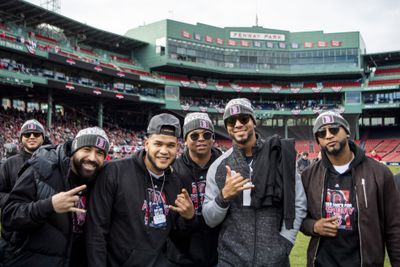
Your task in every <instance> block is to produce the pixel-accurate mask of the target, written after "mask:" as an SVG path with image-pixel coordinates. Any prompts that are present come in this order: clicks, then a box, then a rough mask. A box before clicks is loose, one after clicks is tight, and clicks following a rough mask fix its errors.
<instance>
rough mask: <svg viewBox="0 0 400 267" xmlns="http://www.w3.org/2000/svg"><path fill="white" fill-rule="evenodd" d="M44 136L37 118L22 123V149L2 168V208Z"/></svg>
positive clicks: (20, 137) (0, 177)
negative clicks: (25, 164)
mask: <svg viewBox="0 0 400 267" xmlns="http://www.w3.org/2000/svg"><path fill="white" fill-rule="evenodd" d="M44 136H45V130H44V127H43V125H42V124H41V123H40V122H38V121H37V120H34V119H32V120H28V121H26V122H25V123H24V124H23V125H22V127H21V130H20V132H19V141H20V142H21V145H22V149H21V151H20V152H19V153H18V154H17V155H15V156H12V157H10V158H8V159H7V160H6V161H5V162H4V164H2V166H1V169H0V208H3V205H4V202H5V201H6V199H7V196H8V194H9V193H10V191H11V189H12V188H13V187H14V184H15V182H16V180H17V178H18V172H19V170H20V169H21V167H22V165H23V164H24V163H25V162H26V161H27V160H28V159H30V158H31V156H32V154H33V152H35V151H36V150H37V149H38V148H39V147H40V146H41V145H42V144H43V141H44ZM4 237H5V236H3V238H4Z"/></svg>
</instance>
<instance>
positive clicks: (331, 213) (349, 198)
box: [315, 170, 360, 267]
mask: <svg viewBox="0 0 400 267" xmlns="http://www.w3.org/2000/svg"><path fill="white" fill-rule="evenodd" d="M322 211H323V212H322V213H323V217H324V218H332V217H335V216H336V217H337V218H338V219H337V222H338V224H339V228H338V231H337V235H336V237H321V241H320V245H319V249H318V253H317V258H316V262H315V266H324V267H326V266H327V267H330V266H360V250H359V248H360V240H359V235H358V217H357V216H358V211H357V202H356V195H355V190H354V186H353V181H352V177H351V172H350V171H347V172H344V173H342V174H339V173H338V172H336V171H333V170H331V171H328V177H327V179H326V183H325V191H324V202H323V210H322Z"/></svg>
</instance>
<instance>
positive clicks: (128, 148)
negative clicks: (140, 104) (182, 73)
mask: <svg viewBox="0 0 400 267" xmlns="http://www.w3.org/2000/svg"><path fill="white" fill-rule="evenodd" d="M46 115H47V114H46V113H43V112H41V111H32V112H24V111H20V110H18V109H12V108H8V109H4V108H3V107H0V125H1V126H2V127H0V147H1V148H3V146H4V144H7V143H13V144H16V145H18V146H19V145H20V140H19V130H20V127H21V125H22V124H23V123H24V122H25V121H26V120H29V119H33V118H34V119H36V120H38V121H39V122H40V123H42V124H43V125H46ZM52 122H53V123H52V127H51V128H48V127H45V128H46V136H47V137H48V138H49V140H50V142H51V143H53V144H62V143H65V142H66V141H68V140H72V139H73V138H74V136H75V135H76V134H77V133H78V131H79V130H81V129H83V128H87V127H92V126H95V125H96V124H95V122H93V121H90V119H89V118H88V117H83V116H63V115H61V114H59V113H54V114H53V118H52ZM103 129H104V130H105V131H106V133H107V135H108V137H109V139H110V156H111V158H123V157H127V156H130V155H131V154H133V153H134V152H135V151H138V150H140V149H142V148H143V146H144V138H145V130H141V131H134V130H132V129H124V128H121V127H118V126H117V125H114V124H112V123H109V124H107V123H106V125H105V127H103ZM215 145H216V147H218V148H220V149H221V150H226V149H227V147H225V145H224V144H222V143H221V144H220V143H219V142H216V144H215ZM183 148H184V142H183V141H182V140H181V141H180V148H179V153H178V154H179V155H180V154H182V152H183ZM3 157H4V149H0V159H1V158H3Z"/></svg>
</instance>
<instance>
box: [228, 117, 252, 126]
mask: <svg viewBox="0 0 400 267" xmlns="http://www.w3.org/2000/svg"><path fill="white" fill-rule="evenodd" d="M237 120H239V122H240V123H241V124H243V125H245V124H247V123H249V121H250V115H239V116H232V117H229V118H227V119H226V124H227V125H229V126H235V124H236V121H237Z"/></svg>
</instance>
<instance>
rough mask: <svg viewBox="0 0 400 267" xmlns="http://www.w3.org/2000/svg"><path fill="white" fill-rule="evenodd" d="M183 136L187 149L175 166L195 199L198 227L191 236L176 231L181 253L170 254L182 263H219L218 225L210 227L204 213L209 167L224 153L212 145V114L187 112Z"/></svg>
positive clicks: (190, 264)
mask: <svg viewBox="0 0 400 267" xmlns="http://www.w3.org/2000/svg"><path fill="white" fill-rule="evenodd" d="M183 137H184V140H185V150H184V153H183V154H182V156H181V157H179V158H178V159H177V160H176V161H175V163H174V165H173V167H174V169H175V171H176V173H177V174H178V176H179V178H180V179H181V181H182V182H183V183H184V184H185V188H186V190H187V191H188V192H189V195H190V197H191V199H192V202H193V205H194V208H195V214H196V217H197V221H198V223H199V228H198V229H197V230H196V231H193V232H191V233H189V234H188V235H182V234H179V233H177V235H176V236H174V238H173V241H174V243H175V245H176V246H177V247H178V249H179V252H178V251H171V253H169V256H171V258H172V259H173V261H174V262H175V263H177V264H179V265H180V266H202V267H208V266H210V267H211V266H216V265H217V261H218V255H217V244H218V231H219V227H216V228H210V227H208V226H207V225H206V224H205V222H204V219H203V216H202V214H201V210H202V207H203V201H204V193H205V187H206V176H207V171H208V168H209V167H210V165H211V164H212V163H213V162H214V161H215V160H216V159H217V158H218V157H219V156H220V155H221V151H219V150H218V149H216V148H214V147H213V144H214V126H213V124H212V122H211V120H210V117H209V116H208V115H207V114H206V113H202V112H193V113H189V114H187V115H186V117H185V121H184V124H183Z"/></svg>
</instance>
